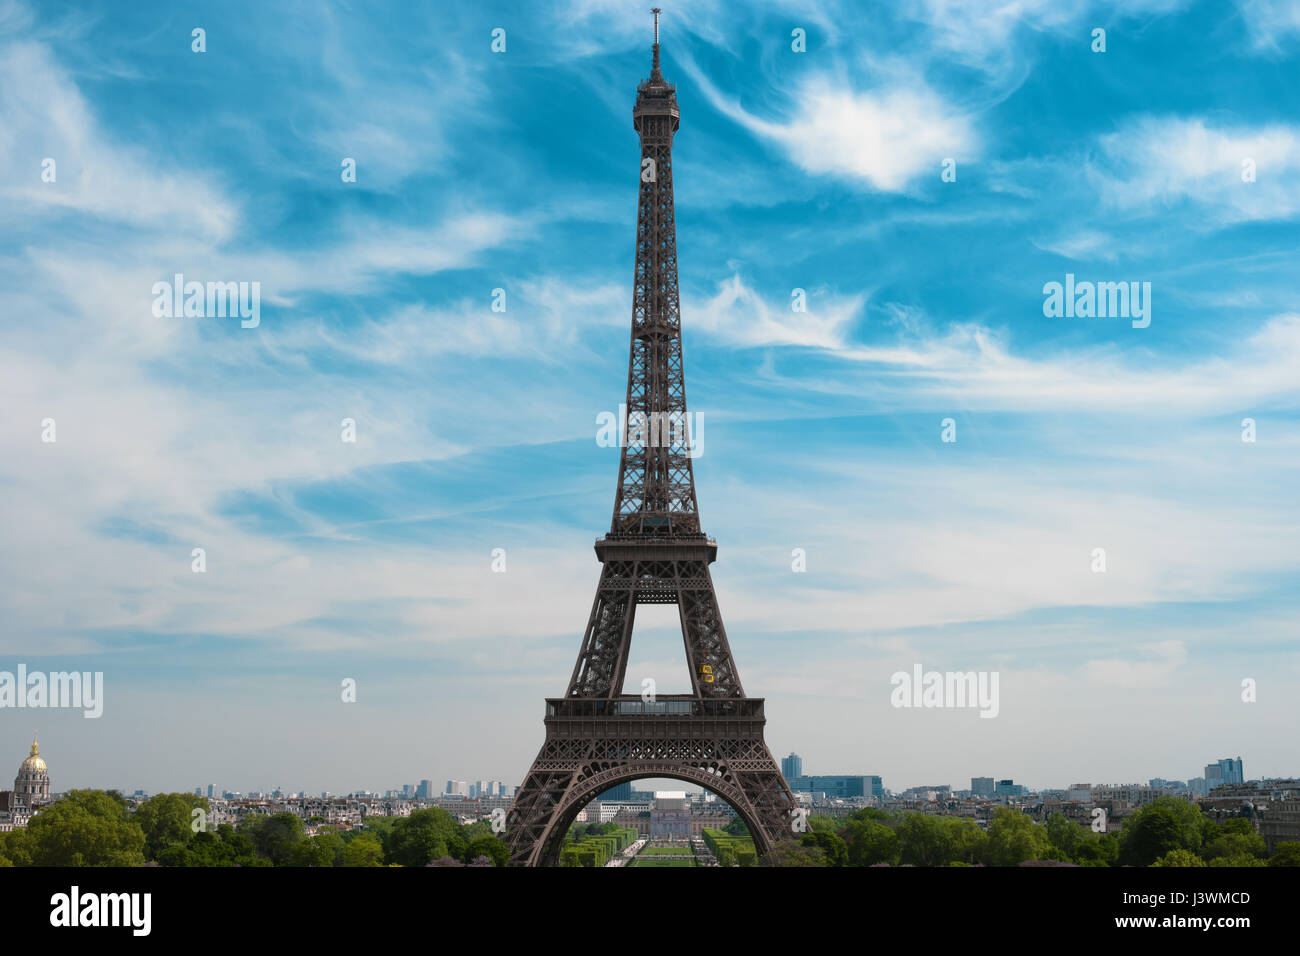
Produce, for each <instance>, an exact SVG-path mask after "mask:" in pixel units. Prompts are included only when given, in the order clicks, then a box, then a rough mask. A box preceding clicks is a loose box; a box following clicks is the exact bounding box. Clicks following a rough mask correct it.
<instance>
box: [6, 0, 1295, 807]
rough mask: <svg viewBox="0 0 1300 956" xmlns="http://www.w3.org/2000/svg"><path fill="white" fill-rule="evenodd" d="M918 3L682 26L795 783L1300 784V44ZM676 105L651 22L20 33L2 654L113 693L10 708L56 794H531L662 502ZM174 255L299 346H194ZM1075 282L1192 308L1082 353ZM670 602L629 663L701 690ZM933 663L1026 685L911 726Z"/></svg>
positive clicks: (124, 24) (390, 7)
mask: <svg viewBox="0 0 1300 956" xmlns="http://www.w3.org/2000/svg"><path fill="white" fill-rule="evenodd" d="M899 6H901V7H902V10H900V9H896V6H895V5H892V4H890V5H883V4H882V5H863V4H843V5H842V4H837V3H824V4H816V5H812V4H804V3H800V4H793V3H791V4H781V3H769V4H754V5H745V4H736V3H728V4H725V5H724V4H722V3H691V4H689V5H682V6H679V7H672V6H670V7H666V8H665V12H664V17H663V26H662V35H663V57H664V72H665V74H666V75H667V76H668V78H669V79H670V80H672V81H674V82H676V83H677V84H678V91H677V95H678V100H679V103H680V105H681V111H682V126H681V130H680V132H679V133H678V136H677V140H676V143H675V148H674V160H675V168H674V177H675V188H676V197H677V230H678V248H679V255H680V258H681V261H680V276H681V288H682V315H683V327H684V341H685V355H686V373H687V393H688V397H689V402H690V406H691V409H692V411H693V412H695V413H696V414H698V415H702V416H703V420H704V423H705V426H704V437H705V449H704V454H703V456H702V457H700V458H699V459H697V461H696V463H695V466H696V467H695V474H696V482H697V487H698V496H699V502H700V508H701V512H702V516H703V521H704V526H705V528H706V529H707V530H708V531H709V532H710V533H712V534H714V535H715V536H716V537H717V538H718V541H719V545H720V551H719V561H718V563H717V565H715V567H714V578H715V583H716V585H717V588H718V592H719V598H720V601H721V604H722V612H723V616H724V620H725V621H726V623H727V628H728V633H729V636H730V638H731V642H732V646H733V649H734V651H735V653H736V656H737V662H738V665H739V668H740V672H741V676H742V679H743V680H744V683H745V687H746V689H747V691H748V692H749V693H751V694H753V695H755V696H760V695H761V696H765V697H767V698H768V700H769V704H768V713H769V724H768V740H769V743H770V745H771V747H772V749H773V751H774V752H776V753H778V755H780V754H783V753H785V752H788V751H790V750H796V751H798V752H799V753H800V754H802V755H803V757H804V763H805V767H806V768H807V770H808V771H809V772H820V773H830V772H861V773H876V774H881V775H883V777H884V779H885V785H886V786H889V787H892V788H894V789H902V788H903V787H906V786H909V785H915V784H935V783H949V784H952V785H955V786H957V785H960V786H965V785H967V784H968V778H969V777H971V776H975V775H980V776H983V775H995V776H997V777H999V778H1002V777H1013V778H1015V779H1016V780H1018V781H1023V782H1026V783H1029V784H1031V785H1037V786H1066V785H1068V784H1070V783H1073V782H1083V781H1087V782H1103V781H1105V782H1121V781H1124V782H1127V781H1134V780H1146V779H1147V778H1148V777H1151V776H1163V777H1167V778H1182V779H1186V778H1188V777H1191V776H1194V775H1197V774H1198V773H1199V771H1200V768H1201V767H1202V766H1203V765H1204V764H1205V763H1206V762H1208V761H1210V760H1214V759H1218V758H1220V757H1224V756H1228V755H1232V756H1236V755H1238V754H1240V755H1242V756H1243V758H1244V759H1245V762H1246V772H1247V774H1248V775H1249V776H1260V775H1285V774H1295V773H1297V772H1300V767H1297V766H1296V763H1295V760H1296V755H1295V749H1294V746H1293V742H1294V740H1295V739H1296V736H1297V732H1298V731H1300V717H1298V716H1297V711H1296V709H1295V707H1294V705H1293V704H1292V703H1291V701H1292V700H1293V699H1294V697H1295V694H1296V692H1297V690H1298V689H1300V655H1298V654H1297V650H1296V647H1297V644H1296V641H1297V620H1298V616H1297V610H1298V607H1297V605H1298V604H1300V598H1298V597H1297V595H1298V594H1300V588H1297V584H1298V583H1300V548H1298V547H1297V540H1300V535H1298V532H1300V509H1298V507H1297V504H1296V500H1295V490H1296V488H1297V487H1300V429H1298V425H1300V416H1298V414H1297V412H1298V411H1300V307H1297V305H1296V299H1295V295H1296V282H1295V279H1296V253H1297V246H1298V240H1300V230H1298V229H1297V220H1298V219H1300V186H1298V185H1297V183H1298V182H1300V84H1297V82H1296V77H1297V75H1300V74H1298V73H1297V59H1298V58H1300V8H1297V6H1296V5H1295V4H1293V3H1282V2H1241V3H1237V4H1230V3H1189V2H1176V0H1151V2H1136V3H1134V2H1129V3H1124V4H1122V5H1111V4H1090V3H1079V4H1060V3H1056V2H1050V0H1043V2H1038V0H1025V2H1021V3H1015V4H989V3H975V2H966V0H928V2H918V3H915V4H911V5H899ZM443 7H448V8H449V9H443ZM195 27H202V28H203V29H204V30H205V31H206V47H207V49H206V52H203V53H195V52H193V51H192V50H191V42H192V41H191V30H192V29H194V28H195ZM497 27H500V28H503V29H504V30H505V31H506V50H505V52H504V53H493V52H492V50H491V33H492V30H493V29H494V28H497ZM796 28H800V29H803V30H804V31H805V32H806V38H807V39H806V52H802V53H796V52H794V51H793V50H792V48H791V43H792V41H791V32H792V30H794V29H796ZM1094 28H1102V29H1104V30H1105V31H1106V51H1105V52H1104V53H1094V52H1093V51H1092V49H1091V45H1092V31H1093V29H1094ZM648 70H649V16H648V13H647V11H645V10H643V9H642V8H641V7H640V6H638V5H635V4H627V3H605V2H579V3H574V4H514V5H492V4H474V5H468V4H467V5H463V6H461V7H460V8H459V9H457V8H454V7H452V5H441V4H440V5H430V6H429V7H428V8H427V9H426V8H424V7H423V6H422V5H410V4H385V3H374V4H371V3H367V4H321V5H316V4H293V5H290V4H239V3H220V4H185V3H168V4H151V3H140V4H130V5H126V6H122V5H116V4H113V5H110V4H94V3H81V4H74V5H64V4H57V3H47V4H40V5H28V4H22V3H15V2H4V0H0V164H3V166H2V168H0V172H2V174H3V175H0V214H2V215H3V221H4V223H5V226H6V228H5V229H3V230H2V231H0V250H2V255H0V322H3V335H2V336H0V446H2V447H3V454H0V487H3V490H4V494H3V496H2V498H0V519H2V520H3V527H4V534H3V537H2V538H0V669H9V670H12V669H14V668H16V666H17V664H18V663H19V662H23V663H26V664H27V666H28V667H29V669H47V670H63V669H77V670H102V671H103V672H104V674H105V685H106V687H105V696H106V701H105V707H104V715H103V716H102V717H101V718H99V719H98V720H84V719H82V718H81V717H80V714H79V713H68V712H62V711H44V712H39V713H36V712H14V711H3V712H0V727H2V728H3V738H2V739H3V741H7V743H4V744H3V747H5V748H7V752H10V753H11V754H12V759H13V760H14V761H15V765H16V763H17V762H18V761H19V760H21V758H22V756H23V755H24V753H25V750H26V745H27V741H28V740H29V739H30V733H31V731H32V730H33V729H35V728H36V727H39V728H40V729H41V739H42V741H43V746H42V752H43V753H46V754H48V755H49V760H50V765H51V769H52V774H53V780H54V786H55V789H65V788H70V787H73V786H120V787H130V788H132V789H134V788H136V787H145V788H148V789H151V790H160V789H187V788H190V787H193V786H197V785H201V784H207V783H209V782H215V783H216V784H217V785H218V786H221V787H226V788H231V789H241V790H248V789H252V788H269V787H273V786H276V785H282V786H284V787H287V788H295V789H297V788H306V789H308V790H322V789H329V790H334V791H341V790H349V789H353V788H362V787H370V788H387V787H390V786H397V785H400V784H402V783H404V782H411V781H415V780H418V779H421V778H425V777H428V778H432V779H434V780H435V781H436V782H438V783H441V782H443V781H444V780H446V779H447V778H449V777H455V778H458V779H477V778H500V779H504V780H507V781H509V782H511V783H518V782H519V780H520V779H521V778H522V775H523V773H524V771H525V769H526V767H527V764H528V762H529V761H530V760H531V759H532V757H533V755H534V754H535V752H536V749H537V746H538V745H539V744H540V742H541V737H542V724H541V716H542V699H543V698H544V697H546V696H548V695H552V696H553V695H557V694H560V693H562V692H563V690H564V687H565V684H566V682H567V679H568V676H569V673H570V670H571V668H572V666H573V661H574V658H575V657H576V655H577V651H578V647H579V643H580V640H581V636H582V633H581V632H582V628H583V626H584V624H585V622H586V618H587V614H588V612H589V609H590V602H591V599H592V596H593V593H594V588H595V584H596V580H597V577H598V573H599V567H598V564H597V562H596V561H595V559H594V555H593V553H592V551H591V543H592V541H593V540H594V539H595V537H597V536H598V535H599V534H600V533H601V532H602V531H603V530H604V529H605V528H606V527H607V525H608V521H609V511H610V508H611V506H612V504H613V495H614V483H615V478H616V469H617V451H616V449H612V448H602V447H599V446H598V445H597V443H596V441H595V434H596V417H597V416H598V415H599V414H600V413H601V412H603V411H612V410H614V409H616V408H617V405H618V403H619V401H620V400H621V397H622V394H623V391H624V387H625V383H626V363H627V334H628V332H627V328H628V322H629V321H630V311H631V303H630V300H631V289H630V280H631V276H632V244H633V232H634V225H635V224H634V218H635V203H636V176H637V171H638V159H639V153H638V149H637V143H636V138H635V134H634V132H633V130H632V128H631V107H632V102H633V99H634V96H635V88H636V84H637V82H639V81H640V80H641V79H642V78H644V76H645V75H646V74H647V73H648ZM46 158H53V159H54V160H55V161H56V164H57V166H56V169H57V177H56V180H55V182H43V181H42V179H41V170H42V161H43V160H44V159H46ZM345 158H352V159H355V161H356V168H357V181H356V182H355V183H346V182H343V181H342V178H341V176H340V167H341V163H342V161H343V160H344V159H345ZM948 158H951V159H954V160H955V161H956V170H957V178H956V181H955V182H944V181H942V179H941V176H940V172H941V167H942V163H943V162H944V160H945V159H948ZM1246 159H1250V160H1253V162H1254V164H1255V169H1256V178H1255V181H1253V182H1243V180H1242V162H1243V160H1246ZM177 272H180V273H183V274H184V275H185V276H186V277H187V278H189V279H197V280H199V281H209V280H211V281H247V282H253V281H256V282H259V283H260V288H261V296H262V299H261V322H260V325H259V326H258V327H257V328H255V329H244V328H241V327H240V324H239V322H238V321H237V320H230V319H216V318H193V317H191V318H158V317H155V316H154V315H153V314H152V311H151V303H152V300H153V295H152V292H151V290H152V286H153V283H155V282H157V281H159V280H164V281H165V280H169V279H170V277H171V276H172V275H174V274H175V273H177ZM1067 273H1070V274H1074V275H1075V276H1076V277H1077V278H1078V279H1079V280H1080V281H1084V280H1089V281H1112V282H1116V281H1125V282H1129V281H1138V282H1150V283H1151V289H1152V293H1151V295H1152V299H1151V301H1152V310H1151V324H1150V326H1149V327H1148V328H1144V329H1138V328H1133V327H1132V326H1131V324H1130V322H1129V321H1128V320H1126V319H1116V318H1105V319H1099V318H1047V317H1045V316H1044V314H1043V299H1044V295H1043V286H1044V284H1045V283H1048V282H1053V281H1056V282H1063V281H1064V279H1065V276H1066V274H1067ZM497 288H501V289H505V290H506V303H507V306H506V311H505V312H504V313H499V312H493V311H492V310H491V303H492V290H493V289H497ZM794 289H803V290H805V292H806V295H807V303H808V308H807V311H806V312H802V313H800V312H794V311H792V310H791V296H792V290H794ZM1247 417H1249V418H1253V419H1254V420H1255V421H1256V427H1257V441H1255V442H1254V443H1245V442H1243V441H1242V440H1241V434H1242V426H1241V422H1242V419H1243V418H1247ZM45 418H54V419H55V420H56V422H57V441H56V442H55V443H53V444H50V443H43V442H42V441H41V440H40V435H41V425H40V423H41V421H42V420H43V419H45ZM344 418H352V419H353V420H354V421H355V422H356V423H357V424H356V428H357V441H356V442H355V443H354V444H349V443H344V442H342V441H341V440H340V422H341V420H342V419H344ZM945 418H952V419H953V420H954V421H955V422H956V427H957V441H956V442H955V443H943V442H941V441H940V431H941V424H940V423H941V421H942V420H943V419H945ZM195 547H202V548H204V549H205V551H206V554H207V571H206V573H204V574H194V573H192V571H191V558H190V554H191V549H192V548H195ZM1098 547H1101V548H1105V550H1106V555H1107V570H1106V572H1105V573H1104V574H1097V573H1093V572H1092V571H1091V570H1090V564H1091V561H1092V557H1091V555H1092V551H1093V549H1094V548H1098ZM494 548H502V549H504V550H505V552H506V561H507V570H506V572H505V573H493V571H492V569H491V552H492V550H493V549H494ZM795 548H803V549H805V551H806V553H807V571H806V572H805V573H794V572H792V570H791V552H792V550H793V549H795ZM656 610H657V609H654V608H645V609H642V613H641V614H640V615H639V617H638V624H639V625H641V626H639V627H638V630H637V634H636V636H635V638H634V648H633V663H632V666H631V668H630V669H629V675H628V676H629V680H630V681H633V682H634V683H635V685H636V686H637V687H639V684H640V679H641V678H642V677H645V676H653V677H655V678H656V680H657V681H658V684H659V687H660V689H661V691H663V692H671V691H673V690H681V689H684V687H685V684H686V675H685V669H684V667H685V665H684V659H683V655H682V653H681V649H680V640H679V639H678V638H677V637H676V635H675V633H674V622H673V621H672V620H671V618H670V617H666V616H663V615H657V614H656ZM914 663H921V664H923V666H924V667H925V668H926V669H933V670H996V671H998V672H999V674H1000V675H1001V695H1002V701H1001V707H1000V714H999V716H998V717H997V718H996V719H993V720H981V719H979V718H978V716H977V714H976V713H975V712H973V711H918V710H896V709H894V708H892V707H890V705H889V692H890V689H891V687H890V683H889V677H890V675H891V674H892V673H894V672H895V671H897V670H910V668H911V667H912V665H913V664H914ZM348 677H351V678H354V679H356V680H357V682H358V701H357V702H356V703H355V704H344V703H342V702H341V700H340V694H339V685H340V681H341V680H343V679H344V678H348ZM1245 678H1252V679H1255V680H1257V681H1258V688H1259V689H1258V700H1257V702H1255V703H1253V704H1245V703H1243V702H1241V700H1240V686H1241V681H1242V680H1243V679H1245Z"/></svg>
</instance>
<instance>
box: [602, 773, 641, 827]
mask: <svg viewBox="0 0 1300 956" xmlns="http://www.w3.org/2000/svg"><path fill="white" fill-rule="evenodd" d="M596 799H597V800H612V801H619V802H622V803H626V802H628V801H629V800H631V799H632V781H631V780H628V781H627V782H626V783H620V784H619V785H618V786H617V787H610V788H609V789H608V790H606V791H605V792H604V793H601V794H600V795H599V796H597V797H596ZM606 822H608V821H606Z"/></svg>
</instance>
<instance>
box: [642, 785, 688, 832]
mask: <svg viewBox="0 0 1300 956" xmlns="http://www.w3.org/2000/svg"><path fill="white" fill-rule="evenodd" d="M690 835H691V804H690V801H689V800H687V799H686V793H685V791H681V790H668V791H659V792H656V793H655V800H654V804H653V806H651V808H650V836H651V837H655V838H658V839H669V840H673V839H676V840H685V839H686V838H687V837H689V836H690Z"/></svg>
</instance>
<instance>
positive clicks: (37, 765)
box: [10, 737, 47, 773]
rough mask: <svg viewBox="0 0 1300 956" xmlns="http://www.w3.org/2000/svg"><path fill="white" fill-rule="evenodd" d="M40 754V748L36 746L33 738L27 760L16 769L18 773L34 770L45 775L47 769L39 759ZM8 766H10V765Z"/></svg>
mask: <svg viewBox="0 0 1300 956" xmlns="http://www.w3.org/2000/svg"><path fill="white" fill-rule="evenodd" d="M40 753H41V748H40V747H38V746H36V738H35V737H33V738H32V752H31V754H30V755H29V756H28V757H27V759H26V760H24V761H23V765H22V766H21V767H19V768H18V772H19V773H22V772H23V771H24V770H35V771H39V772H41V773H46V772H47V768H46V766H45V761H44V760H42V759H41V757H40ZM10 766H12V764H11V765H10Z"/></svg>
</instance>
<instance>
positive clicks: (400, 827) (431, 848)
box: [389, 807, 468, 866]
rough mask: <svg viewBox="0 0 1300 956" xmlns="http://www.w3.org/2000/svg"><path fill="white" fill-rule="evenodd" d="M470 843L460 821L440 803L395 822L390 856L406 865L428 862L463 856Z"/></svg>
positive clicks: (418, 864)
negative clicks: (463, 832) (439, 806)
mask: <svg viewBox="0 0 1300 956" xmlns="http://www.w3.org/2000/svg"><path fill="white" fill-rule="evenodd" d="M467 845H468V844H467V843H466V842H465V838H464V837H463V836H462V835H461V833H460V824H458V823H457V822H456V821H455V820H454V819H452V816H451V814H449V813H448V812H447V811H446V810H441V809H439V808H438V807H429V808H427V809H424V810H416V811H415V812H414V813H412V814H411V815H410V816H409V817H405V818H401V819H398V821H397V823H396V824H394V825H393V838H392V843H391V847H390V849H389V859H391V860H392V861H393V862H394V863H400V864H401V865H402V866H424V865H426V864H427V863H428V862H429V861H430V860H437V859H440V858H442V857H444V856H450V857H455V858H456V859H460V858H461V857H463V856H464V854H465V847H466V846H467Z"/></svg>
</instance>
